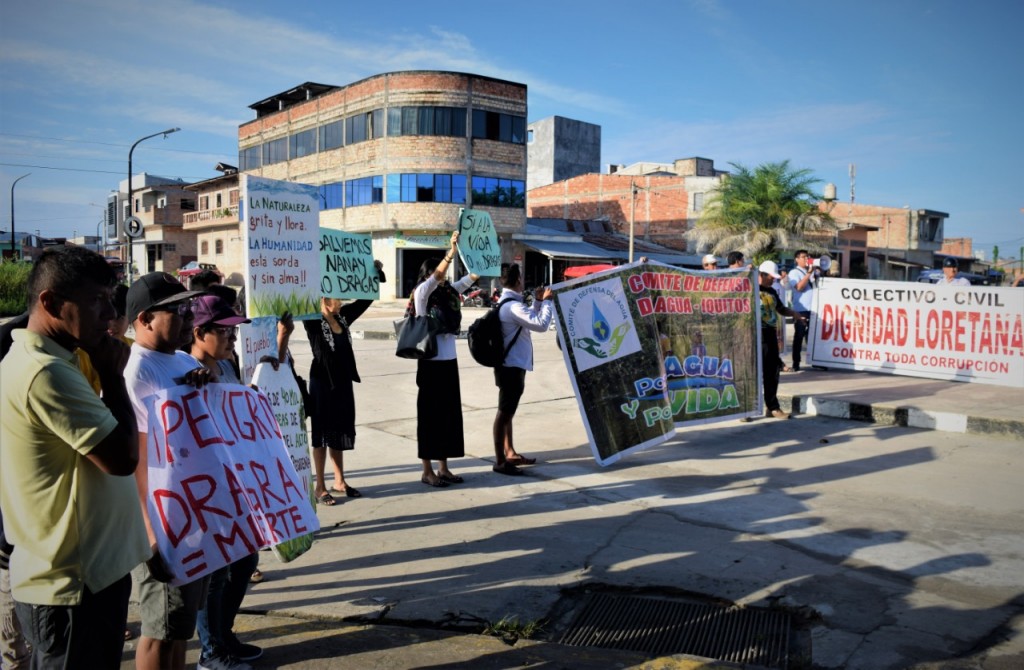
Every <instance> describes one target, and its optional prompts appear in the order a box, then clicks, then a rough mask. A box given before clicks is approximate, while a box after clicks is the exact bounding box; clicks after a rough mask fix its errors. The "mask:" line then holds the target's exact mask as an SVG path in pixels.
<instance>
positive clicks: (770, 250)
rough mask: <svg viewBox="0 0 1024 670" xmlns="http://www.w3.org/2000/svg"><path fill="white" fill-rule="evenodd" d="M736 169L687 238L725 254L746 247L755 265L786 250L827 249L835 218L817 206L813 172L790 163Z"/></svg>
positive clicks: (710, 200) (705, 247)
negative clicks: (795, 167)
mask: <svg viewBox="0 0 1024 670" xmlns="http://www.w3.org/2000/svg"><path fill="white" fill-rule="evenodd" d="M730 165H732V167H733V168H734V169H735V172H734V173H733V174H732V175H731V176H729V178H728V179H727V180H725V181H724V182H723V183H722V185H721V186H720V187H719V189H718V190H717V191H715V192H714V194H712V196H711V198H710V199H709V202H708V204H707V207H706V208H705V210H704V213H703V214H701V217H700V220H699V221H698V222H697V224H696V225H695V226H694V227H693V228H692V229H691V230H688V231H687V232H686V238H687V240H689V241H690V242H693V243H694V244H695V245H696V246H697V249H698V250H704V249H710V250H711V252H712V253H714V254H718V255H724V254H727V253H729V252H730V251H734V250H736V251H742V252H743V255H744V256H746V257H747V258H748V259H750V260H751V261H752V262H754V263H760V262H761V261H764V260H767V259H771V258H775V257H776V256H777V252H778V251H781V250H783V249H789V250H796V249H807V250H809V251H811V252H812V253H817V252H821V251H827V248H826V246H825V245H826V244H827V242H828V237H827V234H828V233H832V232H834V231H835V230H836V225H835V221H833V219H832V217H831V216H830V215H829V214H828V212H823V211H821V210H820V209H819V208H818V201H819V200H820V199H821V197H820V196H819V195H818V194H817V193H815V192H814V190H813V188H812V186H813V185H814V184H817V183H819V182H820V181H821V180H820V179H815V178H814V177H812V176H811V171H810V170H806V169H805V170H794V169H792V168H790V167H789V161H788V160H785V161H782V162H781V163H765V164H763V165H759V166H757V168H755V169H754V170H750V169H749V168H746V167H744V166H742V165H739V164H737V163H730Z"/></svg>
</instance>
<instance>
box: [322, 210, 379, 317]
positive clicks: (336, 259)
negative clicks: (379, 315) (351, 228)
mask: <svg viewBox="0 0 1024 670" xmlns="http://www.w3.org/2000/svg"><path fill="white" fill-rule="evenodd" d="M320 293H321V294H322V295H323V296H324V297H325V298H342V299H354V300H377V299H379V298H380V277H379V275H378V274H377V268H376V267H374V265H373V239H372V238H371V237H370V236H369V235H365V234H359V233H345V232H342V231H340V230H331V229H329V228H321V229H320Z"/></svg>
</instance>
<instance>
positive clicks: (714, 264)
mask: <svg viewBox="0 0 1024 670" xmlns="http://www.w3.org/2000/svg"><path fill="white" fill-rule="evenodd" d="M700 264H701V265H703V266H704V269H705V270H717V269H718V259H717V258H715V256H714V254H705V255H704V258H702V259H701V261H700Z"/></svg>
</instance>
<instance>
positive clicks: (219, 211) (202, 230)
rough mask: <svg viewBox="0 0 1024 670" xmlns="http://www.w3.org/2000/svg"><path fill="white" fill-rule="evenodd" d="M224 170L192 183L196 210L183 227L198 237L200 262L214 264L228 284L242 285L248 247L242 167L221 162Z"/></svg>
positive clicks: (218, 166)
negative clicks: (242, 219) (241, 206)
mask: <svg viewBox="0 0 1024 670" xmlns="http://www.w3.org/2000/svg"><path fill="white" fill-rule="evenodd" d="M216 170H217V171H218V172H220V173H221V175H220V176H219V177H213V178H212V179H207V180H205V181H200V182H196V183H194V184H189V185H188V186H186V187H185V189H186V190H187V191H189V192H191V193H193V194H194V195H193V198H194V199H195V203H196V209H195V211H194V212H186V213H185V216H184V220H183V226H182V227H183V228H184V229H185V230H186V231H190V232H192V233H194V234H195V236H196V247H197V248H198V250H199V258H198V260H199V262H200V263H211V264H213V265H216V266H217V269H218V270H220V272H221V273H222V274H223V275H224V283H225V284H228V285H230V286H234V287H241V286H242V285H243V284H244V279H245V249H244V247H243V245H242V231H241V229H240V227H239V222H238V191H239V185H238V168H236V167H235V166H233V165H227V164H226V163H219V164H218V165H217V167H216Z"/></svg>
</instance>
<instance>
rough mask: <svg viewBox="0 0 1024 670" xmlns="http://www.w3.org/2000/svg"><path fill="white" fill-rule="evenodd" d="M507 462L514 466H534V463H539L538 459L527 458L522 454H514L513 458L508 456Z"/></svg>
mask: <svg viewBox="0 0 1024 670" xmlns="http://www.w3.org/2000/svg"><path fill="white" fill-rule="evenodd" d="M505 462H506V463H511V464H512V465H533V464H534V463H536V462H537V459H536V458H527V457H526V456H523V455H522V454H513V455H512V456H506V457H505Z"/></svg>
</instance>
